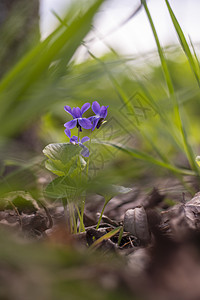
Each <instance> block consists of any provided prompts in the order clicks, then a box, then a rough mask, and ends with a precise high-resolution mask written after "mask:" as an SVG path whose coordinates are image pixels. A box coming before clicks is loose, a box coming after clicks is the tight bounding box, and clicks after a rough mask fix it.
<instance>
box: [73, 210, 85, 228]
mask: <svg viewBox="0 0 200 300" xmlns="http://www.w3.org/2000/svg"><path fill="white" fill-rule="evenodd" d="M75 207H76V211H77V213H78V216H79V220H80V227H79V232H84V231H85V226H84V223H83V218H82V216H81V214H80V211H79V208H78V205H77V204H75Z"/></svg>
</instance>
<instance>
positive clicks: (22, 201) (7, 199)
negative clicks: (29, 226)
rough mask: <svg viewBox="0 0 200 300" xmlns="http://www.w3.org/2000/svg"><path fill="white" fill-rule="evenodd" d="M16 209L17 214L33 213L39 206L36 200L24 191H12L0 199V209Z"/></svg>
mask: <svg viewBox="0 0 200 300" xmlns="http://www.w3.org/2000/svg"><path fill="white" fill-rule="evenodd" d="M13 207H15V208H17V210H18V211H19V212H22V211H23V212H29V213H30V212H35V211H37V210H38V209H39V206H38V204H37V202H36V200H34V199H33V197H32V196H31V195H30V194H29V193H27V192H24V191H14V192H10V193H7V194H4V196H3V197H2V198H0V208H1V209H13Z"/></svg>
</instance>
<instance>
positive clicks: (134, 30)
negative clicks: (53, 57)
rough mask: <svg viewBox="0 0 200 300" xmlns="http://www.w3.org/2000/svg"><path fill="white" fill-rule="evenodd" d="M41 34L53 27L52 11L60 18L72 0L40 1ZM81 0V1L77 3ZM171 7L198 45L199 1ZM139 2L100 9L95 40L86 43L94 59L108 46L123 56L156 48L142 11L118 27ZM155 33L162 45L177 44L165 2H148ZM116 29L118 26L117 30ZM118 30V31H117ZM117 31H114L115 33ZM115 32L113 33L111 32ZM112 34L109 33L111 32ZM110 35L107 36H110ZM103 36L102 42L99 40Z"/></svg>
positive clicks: (178, 0)
mask: <svg viewBox="0 0 200 300" xmlns="http://www.w3.org/2000/svg"><path fill="white" fill-rule="evenodd" d="M40 1H41V7H40V16H41V33H42V36H43V37H45V36H47V35H48V33H50V32H51V31H52V30H53V28H54V27H55V24H56V18H55V17H54V16H53V14H52V12H51V10H52V9H53V10H54V11H55V12H56V13H57V14H58V15H60V16H62V15H63V11H65V9H67V6H68V5H69V4H70V2H71V1H73V0H56V1H55V0H40ZM79 1H84V0H79ZM169 2H170V4H171V7H172V9H173V11H174V13H175V15H176V17H177V19H178V21H179V23H180V24H181V27H182V29H183V31H184V33H185V35H186V37H188V35H190V37H191V39H192V41H193V42H194V43H195V42H200V32H199V28H200V18H199V12H200V1H199V0H170V1H169ZM139 3H140V1H139V0H123V1H122V0H108V1H107V2H106V4H104V5H103V6H102V7H101V11H100V13H99V14H98V17H97V18H96V20H95V23H94V26H95V28H96V33H95V36H94V34H93V36H94V37H95V39H94V41H93V42H92V43H89V47H90V50H91V51H92V52H93V53H94V54H95V55H97V56H99V55H101V54H103V53H105V52H106V51H107V50H108V48H107V46H106V44H107V45H109V46H111V47H112V48H114V49H115V50H117V51H118V52H120V53H122V54H125V55H137V54H140V53H144V52H147V51H151V50H153V49H155V48H156V46H155V41H154V37H153V35H152V32H151V29H150V26H149V23H148V20H147V17H146V14H145V11H144V9H141V10H140V11H139V12H138V14H137V15H136V16H134V18H132V19H131V20H130V21H129V22H128V23H126V24H125V25H124V26H119V25H120V24H121V22H123V21H124V20H125V19H126V18H127V17H128V16H130V15H131V13H132V12H133V11H134V9H135V8H136V7H137V6H138V5H139ZM147 4H148V7H149V10H150V12H151V14H152V17H153V20H154V24H155V26H156V30H157V32H158V35H159V38H160V41H161V44H162V45H163V46H165V45H169V44H172V43H177V42H178V38H177V36H176V33H175V30H174V28H173V26H172V22H171V20H170V17H169V13H168V10H167V7H166V4H165V1H164V0H149V1H147ZM118 26H119V27H118ZM116 28H117V29H116ZM114 29H116V30H114ZM113 30H114V31H113ZM111 31H112V33H110V32H111ZM109 33H110V34H109ZM101 37H103V39H102V40H100V38H101Z"/></svg>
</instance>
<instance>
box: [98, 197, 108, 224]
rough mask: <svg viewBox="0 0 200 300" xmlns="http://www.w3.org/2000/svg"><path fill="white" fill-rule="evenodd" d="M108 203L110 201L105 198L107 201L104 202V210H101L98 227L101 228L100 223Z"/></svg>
mask: <svg viewBox="0 0 200 300" xmlns="http://www.w3.org/2000/svg"><path fill="white" fill-rule="evenodd" d="M107 203H108V201H107V200H105V203H104V206H103V208H102V211H101V214H100V217H99V221H98V223H97V227H96V229H98V228H99V225H100V223H101V219H102V216H103V213H104V210H105V208H106V205H107Z"/></svg>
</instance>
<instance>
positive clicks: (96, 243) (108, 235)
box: [90, 226, 121, 249]
mask: <svg viewBox="0 0 200 300" xmlns="http://www.w3.org/2000/svg"><path fill="white" fill-rule="evenodd" d="M120 230H121V226H120V227H117V228H115V229H113V230H111V231H110V232H108V233H106V234H104V235H103V236H101V237H100V238H99V239H98V240H96V241H95V242H94V243H93V244H92V245H91V246H90V249H94V248H95V247H97V246H98V245H99V244H100V243H102V242H103V241H106V240H108V239H110V238H111V237H113V236H114V235H115V234H117V233H118V232H119V231H120Z"/></svg>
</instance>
